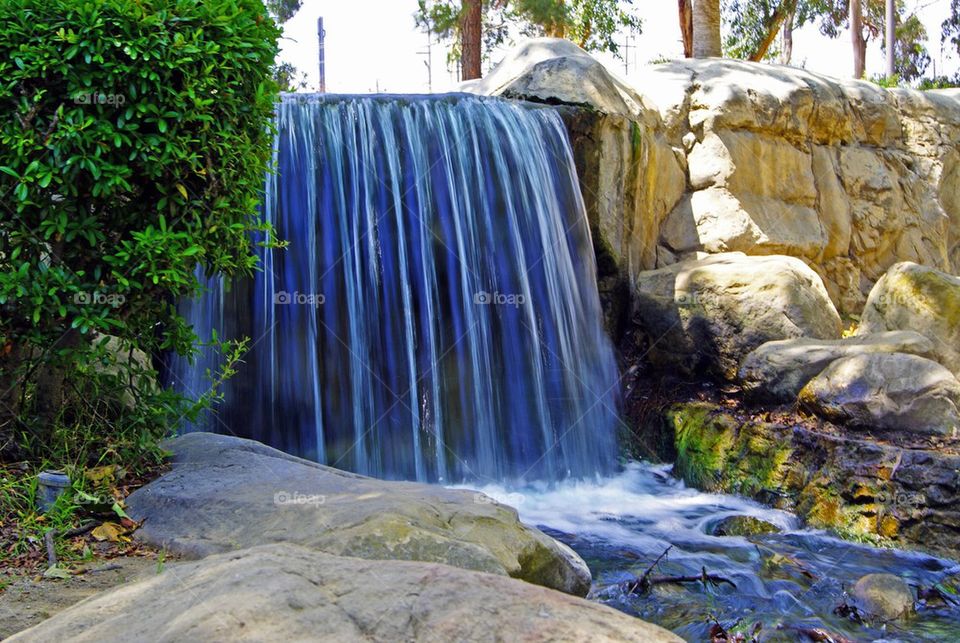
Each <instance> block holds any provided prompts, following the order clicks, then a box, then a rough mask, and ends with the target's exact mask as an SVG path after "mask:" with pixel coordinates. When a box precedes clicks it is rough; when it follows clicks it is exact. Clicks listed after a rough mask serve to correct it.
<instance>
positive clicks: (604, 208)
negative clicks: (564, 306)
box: [465, 39, 960, 316]
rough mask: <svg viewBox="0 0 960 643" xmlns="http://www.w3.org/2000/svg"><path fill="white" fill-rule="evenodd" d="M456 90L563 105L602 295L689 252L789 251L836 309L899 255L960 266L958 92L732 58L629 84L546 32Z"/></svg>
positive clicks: (854, 303) (670, 69)
mask: <svg viewBox="0 0 960 643" xmlns="http://www.w3.org/2000/svg"><path fill="white" fill-rule="evenodd" d="M465 88H466V89H467V91H473V92H477V93H482V94H489V95H502V96H507V97H514V98H524V99H527V100H536V101H541V102H548V103H551V104H561V105H566V106H567V108H565V110H564V113H565V115H566V120H567V123H568V126H569V129H570V132H571V141H572V143H573V145H574V153H575V156H576V159H577V165H578V169H579V170H580V173H581V186H582V189H583V193H584V197H585V199H586V201H587V208H588V214H589V216H590V220H591V224H592V226H593V230H594V235H595V244H596V245H597V248H598V256H599V258H600V263H601V277H602V278H604V277H605V278H607V281H606V282H603V281H602V283H601V290H602V291H604V292H605V293H608V294H609V293H611V292H612V291H613V290H614V289H615V287H616V284H617V283H619V282H618V281H617V279H619V280H620V281H626V282H627V283H628V284H629V285H631V286H632V284H633V282H634V281H635V277H636V275H637V273H639V272H640V271H643V270H649V269H653V268H658V267H663V266H666V265H669V264H672V263H675V262H677V261H680V260H682V259H685V258H688V257H689V256H690V255H692V254H693V253H696V252H707V253H719V252H728V251H741V252H744V253H746V254H750V255H768V254H787V255H791V256H795V257H799V258H801V259H802V260H803V261H805V262H806V263H807V264H808V265H809V266H811V267H812V268H813V269H814V270H815V271H816V272H817V273H818V274H820V276H821V277H822V278H823V280H824V283H825V285H826V287H827V290H828V292H829V293H830V296H831V299H833V301H834V303H835V304H836V305H837V307H838V309H839V310H840V311H841V312H843V313H859V312H860V310H861V309H862V307H863V304H864V301H865V300H866V295H867V293H868V292H869V290H870V288H871V286H872V285H873V284H874V283H875V282H876V280H877V279H879V278H880V276H881V275H882V274H883V273H884V271H885V270H886V269H887V268H888V267H889V266H891V265H892V264H894V263H896V262H898V261H914V262H916V263H919V264H923V265H928V266H931V267H935V268H938V269H940V270H944V271H945V272H950V273H954V274H956V273H957V272H960V90H943V91H932V92H919V91H913V90H905V89H897V90H886V89H882V88H880V87H877V86H875V85H873V84H871V83H868V82H863V81H853V80H849V81H845V80H837V79H833V78H829V77H826V76H820V75H817V74H812V73H809V72H806V71H804V70H800V69H795V68H792V67H781V66H775V65H767V64H758V63H747V62H741V61H732V60H680V61H674V62H670V63H666V64H662V65H654V66H650V67H647V68H644V69H643V70H642V71H641V72H640V73H639V74H637V75H636V76H632V77H631V78H630V82H629V84H628V83H626V82H624V81H621V80H619V79H617V78H616V77H614V76H613V75H612V74H610V73H609V72H608V71H607V70H606V68H604V67H603V66H602V65H601V64H600V63H598V62H597V61H595V60H593V59H592V58H591V57H590V56H589V55H588V54H586V53H585V52H583V51H582V50H580V49H579V48H577V47H576V46H575V45H573V44H571V43H569V42H566V41H562V40H552V39H540V40H534V41H529V42H527V43H525V44H524V45H521V46H520V47H519V48H518V49H517V50H515V51H513V52H511V54H510V55H508V56H507V58H506V59H505V60H504V61H503V62H502V63H501V64H500V65H499V66H498V67H497V68H496V69H495V70H494V72H493V73H492V74H491V76H490V77H488V78H486V79H484V80H482V81H479V82H474V83H472V84H469V85H467V86H466V87H465ZM614 277H616V278H614ZM611 314H612V315H614V316H616V315H617V312H616V311H615V310H614V311H612V312H611Z"/></svg>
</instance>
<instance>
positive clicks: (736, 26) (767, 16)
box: [722, 0, 803, 62]
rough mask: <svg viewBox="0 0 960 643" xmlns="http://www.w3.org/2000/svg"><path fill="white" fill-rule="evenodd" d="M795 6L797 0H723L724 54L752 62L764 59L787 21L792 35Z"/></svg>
mask: <svg viewBox="0 0 960 643" xmlns="http://www.w3.org/2000/svg"><path fill="white" fill-rule="evenodd" d="M798 4H799V2H798V0H725V1H724V2H723V4H722V9H723V15H724V18H725V20H724V22H725V23H726V25H727V37H726V39H725V41H724V52H725V53H726V55H728V56H731V57H733V58H743V59H745V60H752V61H754V62H758V61H761V60H763V59H764V58H766V57H767V56H768V54H769V53H770V49H771V47H772V46H773V44H774V42H775V41H776V39H777V34H779V33H780V32H781V30H783V29H784V28H785V25H787V21H788V20H789V21H790V23H789V26H790V32H791V35H792V30H793V25H794V24H795V22H796V13H797V7H798ZM799 24H800V25H802V24H803V20H801V21H800V23H799ZM798 26H799V25H798Z"/></svg>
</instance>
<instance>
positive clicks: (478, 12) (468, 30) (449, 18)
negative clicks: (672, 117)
mask: <svg viewBox="0 0 960 643" xmlns="http://www.w3.org/2000/svg"><path fill="white" fill-rule="evenodd" d="M632 3H633V0H418V10H417V13H416V14H414V19H415V20H416V23H417V26H418V27H420V28H422V29H425V30H427V31H429V32H430V33H433V34H436V35H438V36H440V37H441V38H448V39H451V40H452V41H453V45H452V47H451V49H450V52H449V56H448V57H449V59H450V60H451V61H459V63H460V67H461V71H462V75H463V78H464V79H467V78H476V77H479V75H480V61H482V60H483V59H485V58H486V57H487V56H488V55H489V53H490V51H492V50H493V49H495V48H496V47H498V46H500V45H502V44H503V43H504V42H507V41H509V40H510V39H511V35H512V34H514V33H519V34H522V35H524V36H552V37H555V38H566V39H568V40H571V41H573V42H575V43H577V44H578V45H579V46H581V47H583V48H584V49H586V50H587V51H609V52H612V53H614V54H617V52H618V49H619V47H618V44H617V41H616V36H617V34H618V33H619V32H620V30H621V29H627V30H629V31H633V32H639V31H640V26H641V25H640V19H639V18H638V17H637V16H635V15H634V14H633V13H632V12H631V11H630V7H631V5H632ZM477 24H479V26H480V28H479V30H477V29H476V26H477ZM478 51H479V56H478ZM468 64H469V69H468V67H467V65H468Z"/></svg>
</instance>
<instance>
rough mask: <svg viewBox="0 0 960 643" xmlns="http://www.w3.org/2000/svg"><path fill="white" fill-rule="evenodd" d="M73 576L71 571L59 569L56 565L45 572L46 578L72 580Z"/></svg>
mask: <svg viewBox="0 0 960 643" xmlns="http://www.w3.org/2000/svg"><path fill="white" fill-rule="evenodd" d="M72 576H73V574H71V573H70V572H69V571H67V570H66V569H63V568H62V567H57V566H56V565H54V566H53V567H50V568H48V569H47V571H45V572H43V577H44V578H71V577H72Z"/></svg>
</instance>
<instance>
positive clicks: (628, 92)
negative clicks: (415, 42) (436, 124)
mask: <svg viewBox="0 0 960 643" xmlns="http://www.w3.org/2000/svg"><path fill="white" fill-rule="evenodd" d="M461 88H462V89H463V90H464V91H467V92H471V93H474V94H482V95H484V96H504V97H506V98H519V99H524V100H535V101H538V102H544V103H562V104H566V105H579V106H582V107H589V108H590V109H596V110H599V111H601V112H603V113H605V114H617V115H619V116H627V117H629V118H638V117H641V116H643V115H645V114H646V113H648V112H649V111H650V110H651V109H652V108H653V106H652V105H650V104H646V105H645V104H644V101H643V99H642V98H641V97H640V95H639V94H637V92H636V91H635V90H634V89H633V88H632V87H630V86H629V85H627V84H626V83H625V82H623V81H622V80H620V79H619V78H617V77H616V76H614V75H613V74H611V73H610V71H609V70H607V68H606V67H604V66H603V63H601V62H600V61H599V60H597V59H596V58H594V57H593V56H591V55H590V54H588V53H587V52H586V51H584V50H583V49H581V48H580V47H578V46H577V45H576V44H574V43H572V42H570V41H569V40H566V39H564V38H533V39H531V40H526V41H524V42H523V43H521V44H519V45H518V46H517V47H515V48H513V49H511V50H510V51H509V52H507V55H506V56H504V58H503V60H501V61H500V62H499V63H497V65H496V66H495V67H494V68H493V69H492V70H491V71H490V73H489V74H487V75H486V76H485V77H484V78H481V79H477V80H470V81H467V82H465V83H463V85H462V86H461ZM654 113H655V112H654ZM651 117H653V118H656V117H655V116H652V115H651Z"/></svg>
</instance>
